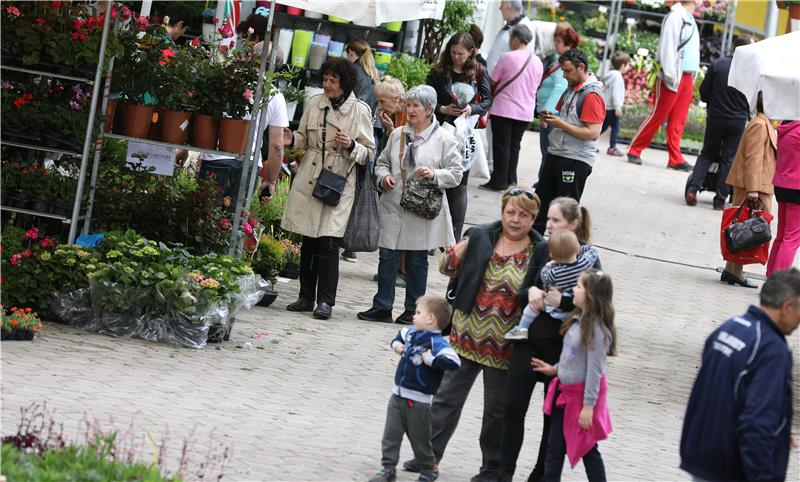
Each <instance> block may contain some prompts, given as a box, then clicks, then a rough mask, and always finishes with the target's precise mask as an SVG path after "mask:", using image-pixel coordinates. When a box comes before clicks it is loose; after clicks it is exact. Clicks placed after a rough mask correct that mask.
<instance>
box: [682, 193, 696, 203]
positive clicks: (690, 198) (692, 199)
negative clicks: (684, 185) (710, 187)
mask: <svg viewBox="0 0 800 482" xmlns="http://www.w3.org/2000/svg"><path fill="white" fill-rule="evenodd" d="M683 198H684V199H685V200H686V205H687V206H696V205H697V191H686V194H685V195H684V196H683Z"/></svg>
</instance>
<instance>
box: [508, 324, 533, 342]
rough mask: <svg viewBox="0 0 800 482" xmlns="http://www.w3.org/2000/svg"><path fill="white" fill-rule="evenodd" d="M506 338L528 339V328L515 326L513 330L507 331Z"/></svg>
mask: <svg viewBox="0 0 800 482" xmlns="http://www.w3.org/2000/svg"><path fill="white" fill-rule="evenodd" d="M505 338H506V340H527V339H528V329H527V328H520V327H518V326H515V327H514V329H513V330H511V331H509V332H508V333H506V336H505Z"/></svg>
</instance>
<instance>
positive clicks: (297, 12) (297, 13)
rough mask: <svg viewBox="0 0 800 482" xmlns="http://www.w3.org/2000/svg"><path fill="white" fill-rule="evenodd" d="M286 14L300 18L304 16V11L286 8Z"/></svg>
mask: <svg viewBox="0 0 800 482" xmlns="http://www.w3.org/2000/svg"><path fill="white" fill-rule="evenodd" d="M286 13H288V14H289V15H292V16H295V17H299V16H301V15H303V9H302V8H295V7H286Z"/></svg>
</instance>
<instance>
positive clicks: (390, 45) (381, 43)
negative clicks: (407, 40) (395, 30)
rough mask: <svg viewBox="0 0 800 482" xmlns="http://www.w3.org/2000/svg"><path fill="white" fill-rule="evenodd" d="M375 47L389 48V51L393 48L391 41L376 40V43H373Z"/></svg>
mask: <svg viewBox="0 0 800 482" xmlns="http://www.w3.org/2000/svg"><path fill="white" fill-rule="evenodd" d="M375 48H376V49H389V51H390V52H391V51H392V50H394V44H393V43H392V42H378V43H377V44H375Z"/></svg>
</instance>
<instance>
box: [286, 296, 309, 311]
mask: <svg viewBox="0 0 800 482" xmlns="http://www.w3.org/2000/svg"><path fill="white" fill-rule="evenodd" d="M286 309H287V310H289V311H313V310H314V302H313V301H311V300H306V299H303V298H298V299H297V301H295V302H294V303H292V304H290V305H289V306H287V307H286Z"/></svg>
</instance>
